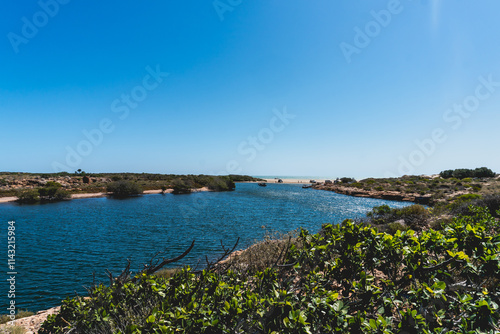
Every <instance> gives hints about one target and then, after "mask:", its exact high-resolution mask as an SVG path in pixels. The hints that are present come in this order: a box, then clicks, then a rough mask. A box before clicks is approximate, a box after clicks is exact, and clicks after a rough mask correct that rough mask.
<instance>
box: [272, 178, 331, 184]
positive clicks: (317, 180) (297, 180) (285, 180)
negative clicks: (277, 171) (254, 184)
mask: <svg viewBox="0 0 500 334" xmlns="http://www.w3.org/2000/svg"><path fill="white" fill-rule="evenodd" d="M264 180H266V182H267V183H278V179H264ZM282 180H283V183H301V184H302V183H306V184H310V182H309V181H310V179H282ZM314 181H316V182H320V183H324V182H325V180H322V179H314Z"/></svg>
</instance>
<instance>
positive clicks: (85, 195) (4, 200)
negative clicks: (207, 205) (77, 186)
mask: <svg viewBox="0 0 500 334" xmlns="http://www.w3.org/2000/svg"><path fill="white" fill-rule="evenodd" d="M173 191H174V190H173V189H166V190H165V191H164V193H165V194H170V193H172V192H173ZM200 191H211V190H210V189H208V188H207V187H203V188H197V189H192V190H191V192H194V193H195V192H200ZM161 193H162V190H161V189H156V190H144V192H143V193H142V194H141V195H152V194H161ZM111 194H112V193H108V192H99V193H83V194H71V199H72V200H73V199H82V198H99V197H107V196H110V195H111ZM17 199H18V198H17V197H16V196H10V197H0V203H10V202H15V201H17Z"/></svg>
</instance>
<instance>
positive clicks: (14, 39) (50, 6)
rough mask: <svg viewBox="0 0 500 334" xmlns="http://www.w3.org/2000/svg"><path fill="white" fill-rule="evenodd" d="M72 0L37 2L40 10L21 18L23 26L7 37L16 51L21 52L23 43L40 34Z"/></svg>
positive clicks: (44, 0)
mask: <svg viewBox="0 0 500 334" xmlns="http://www.w3.org/2000/svg"><path fill="white" fill-rule="evenodd" d="M70 1H71V0H40V1H38V2H37V4H38V7H40V10H39V11H37V12H35V13H34V14H33V15H31V17H30V18H28V17H26V16H23V17H22V18H21V22H22V26H21V29H20V31H19V33H15V32H12V31H11V32H9V33H8V34H7V38H8V40H9V42H10V45H11V46H12V49H13V50H14V52H15V53H19V51H20V50H19V46H20V45H21V44H28V43H29V41H30V40H32V39H33V38H35V37H36V36H37V35H38V32H39V31H40V29H42V28H43V27H45V26H46V25H47V24H48V23H49V21H50V20H51V19H52V18H54V17H55V16H56V15H57V14H58V13H59V10H60V9H61V6H62V5H67V4H68V3H70Z"/></svg>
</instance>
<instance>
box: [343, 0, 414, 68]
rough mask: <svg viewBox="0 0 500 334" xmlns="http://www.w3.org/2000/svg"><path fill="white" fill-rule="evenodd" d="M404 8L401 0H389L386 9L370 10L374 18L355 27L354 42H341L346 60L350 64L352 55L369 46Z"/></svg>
mask: <svg viewBox="0 0 500 334" xmlns="http://www.w3.org/2000/svg"><path fill="white" fill-rule="evenodd" d="M409 1H411V0H409ZM403 9H404V6H403V5H402V4H401V1H400V0H390V1H389V2H387V5H386V9H381V10H378V11H376V10H372V11H370V16H371V17H372V20H370V21H368V22H366V23H365V24H364V26H362V27H361V28H360V27H358V26H355V27H354V37H353V39H352V42H350V43H347V42H342V43H340V44H339V47H340V50H341V51H342V54H343V55H344V58H345V60H346V62H347V63H349V64H350V63H351V62H352V56H353V55H355V54H356V55H359V54H360V53H361V52H362V51H363V49H365V48H367V47H368V46H369V45H370V44H371V42H372V41H373V40H374V39H375V38H377V37H378V36H379V35H380V34H381V32H382V31H383V30H384V29H385V28H387V27H388V26H389V25H390V24H391V22H392V20H393V18H394V17H395V16H396V15H399V14H401V13H402V12H403Z"/></svg>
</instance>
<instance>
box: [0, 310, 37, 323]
mask: <svg viewBox="0 0 500 334" xmlns="http://www.w3.org/2000/svg"><path fill="white" fill-rule="evenodd" d="M33 314H34V313H33V312H29V311H19V312H18V313H17V314H16V319H21V318H26V317H31V316H32V315H33ZM9 321H11V319H10V317H9V316H8V315H6V314H3V315H1V316H0V324H6V323H8V322H9Z"/></svg>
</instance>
